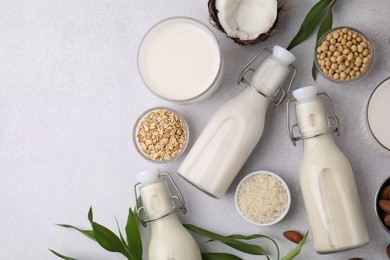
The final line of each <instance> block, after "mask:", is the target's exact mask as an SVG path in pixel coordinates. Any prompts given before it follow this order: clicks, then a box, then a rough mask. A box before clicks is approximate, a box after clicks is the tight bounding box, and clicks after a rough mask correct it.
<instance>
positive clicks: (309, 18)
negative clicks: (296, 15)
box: [287, 0, 332, 50]
mask: <svg viewBox="0 0 390 260" xmlns="http://www.w3.org/2000/svg"><path fill="white" fill-rule="evenodd" d="M331 2H332V0H320V1H319V2H318V3H317V4H315V5H314V6H313V7H312V8H311V9H310V11H309V12H308V14H307V15H306V17H305V19H304V20H303V22H302V25H301V28H300V29H299V31H298V33H297V34H296V35H295V37H294V38H293V39H292V41H291V42H290V44H289V45H288V47H287V50H291V49H292V48H294V47H295V46H297V45H298V44H300V43H301V42H303V41H304V40H306V39H307V38H308V37H309V36H310V35H311V34H312V32H313V31H314V29H315V27H316V26H317V24H318V23H319V22H320V20H321V18H322V16H323V14H324V12H325V10H326V8H327V7H328V6H329V4H330V3H331Z"/></svg>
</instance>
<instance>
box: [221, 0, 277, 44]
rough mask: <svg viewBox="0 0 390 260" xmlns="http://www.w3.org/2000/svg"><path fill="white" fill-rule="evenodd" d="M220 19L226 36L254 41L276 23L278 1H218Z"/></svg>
mask: <svg viewBox="0 0 390 260" xmlns="http://www.w3.org/2000/svg"><path fill="white" fill-rule="evenodd" d="M215 8H216V9H217V11H218V19H219V22H220V24H221V26H222V28H223V29H224V30H225V32H226V34H227V35H228V36H230V37H232V38H239V39H240V40H243V41H246V40H253V39H256V38H257V37H258V36H259V35H260V34H262V33H265V32H267V31H268V30H269V29H270V28H271V27H272V25H273V24H274V23H275V20H276V17H277V13H278V1H277V0H216V1H215Z"/></svg>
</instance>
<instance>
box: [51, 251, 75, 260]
mask: <svg viewBox="0 0 390 260" xmlns="http://www.w3.org/2000/svg"><path fill="white" fill-rule="evenodd" d="M49 250H50V252H52V253H53V254H55V255H56V256H58V257H59V258H62V259H66V260H77V259H76V258H72V257H69V256H64V255H61V254H60V253H58V252H56V251H54V250H52V249H49Z"/></svg>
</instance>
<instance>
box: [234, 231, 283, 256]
mask: <svg viewBox="0 0 390 260" xmlns="http://www.w3.org/2000/svg"><path fill="white" fill-rule="evenodd" d="M227 237H230V238H234V239H243V240H252V239H256V238H266V239H268V240H271V242H272V243H273V244H274V245H275V247H276V252H277V258H276V259H279V258H280V251H279V246H278V244H277V243H276V241H275V240H273V239H272V238H270V237H269V236H265V235H261V234H253V235H249V236H244V235H240V234H232V235H230V236H227Z"/></svg>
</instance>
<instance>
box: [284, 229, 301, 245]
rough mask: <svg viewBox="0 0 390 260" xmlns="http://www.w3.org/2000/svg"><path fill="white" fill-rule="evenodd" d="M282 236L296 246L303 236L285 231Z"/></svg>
mask: <svg viewBox="0 0 390 260" xmlns="http://www.w3.org/2000/svg"><path fill="white" fill-rule="evenodd" d="M283 235H284V236H285V237H286V238H287V239H288V240H290V241H291V242H293V243H295V244H298V243H299V242H300V241H301V240H302V238H303V236H302V235H301V233H299V232H298V231H295V230H287V231H285V232H284V233H283Z"/></svg>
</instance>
